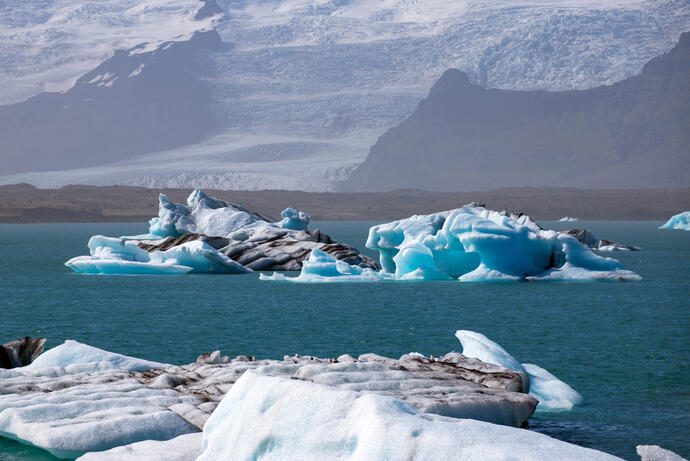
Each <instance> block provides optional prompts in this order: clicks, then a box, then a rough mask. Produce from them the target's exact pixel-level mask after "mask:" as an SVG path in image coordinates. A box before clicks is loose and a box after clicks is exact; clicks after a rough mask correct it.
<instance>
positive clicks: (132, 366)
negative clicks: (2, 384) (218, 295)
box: [15, 339, 169, 371]
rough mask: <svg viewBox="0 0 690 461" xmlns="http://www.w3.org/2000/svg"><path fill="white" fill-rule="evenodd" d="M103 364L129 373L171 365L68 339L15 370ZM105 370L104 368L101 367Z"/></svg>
mask: <svg viewBox="0 0 690 461" xmlns="http://www.w3.org/2000/svg"><path fill="white" fill-rule="evenodd" d="M93 363H97V364H102V365H105V366H107V367H110V368H114V369H118V370H127V371H141V370H151V369H154V368H165V367H167V366H169V365H167V364H164V363H158V362H152V361H150V360H143V359H138V358H135V357H129V356H127V355H122V354H117V353H115V352H108V351H105V350H103V349H98V348H97V347H93V346H89V345H88V344H82V343H80V342H77V341H74V340H71V339H68V340H67V341H65V342H64V343H63V344H61V345H59V346H57V347H54V348H52V349H50V350H48V351H46V352H44V353H43V354H41V355H39V356H38V357H36V359H35V360H34V361H33V362H32V363H31V364H29V365H27V366H25V367H20V368H17V369H15V370H24V371H26V370H39V369H46V368H55V367H60V368H67V367H69V366H71V365H79V364H93ZM101 368H103V367H101Z"/></svg>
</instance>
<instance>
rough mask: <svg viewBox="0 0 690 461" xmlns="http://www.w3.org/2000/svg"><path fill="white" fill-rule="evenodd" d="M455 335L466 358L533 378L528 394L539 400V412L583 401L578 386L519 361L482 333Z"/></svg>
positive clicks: (456, 333)
mask: <svg viewBox="0 0 690 461" xmlns="http://www.w3.org/2000/svg"><path fill="white" fill-rule="evenodd" d="M455 336H456V337H457V338H458V339H459V340H460V342H461V343H462V348H463V349H462V355H464V356H465V357H473V358H476V359H479V360H481V361H482V362H486V363H493V364H494V365H499V366H502V367H505V368H510V369H512V370H515V371H521V372H524V373H526V374H527V376H529V381H530V390H529V393H530V395H532V396H534V397H535V398H537V400H539V404H538V405H537V410H538V411H539V410H542V411H543V410H551V411H560V410H570V409H572V407H573V406H575V405H577V404H579V403H581V402H582V396H581V395H580V394H579V393H578V392H577V391H576V390H575V389H573V388H572V387H570V386H569V385H567V384H566V383H564V382H563V381H561V380H560V379H558V378H556V377H555V376H554V375H552V374H551V373H549V372H548V371H546V370H544V369H543V368H541V367H538V366H537V365H533V364H529V363H523V364H520V362H518V361H517V360H515V358H514V357H513V356H512V355H510V354H509V353H508V352H506V350H505V349H503V348H502V347H501V346H500V345H498V344H497V343H495V342H493V341H491V340H490V339H489V338H487V337H486V336H484V335H483V334H481V333H476V332H474V331H468V330H458V331H457V332H455Z"/></svg>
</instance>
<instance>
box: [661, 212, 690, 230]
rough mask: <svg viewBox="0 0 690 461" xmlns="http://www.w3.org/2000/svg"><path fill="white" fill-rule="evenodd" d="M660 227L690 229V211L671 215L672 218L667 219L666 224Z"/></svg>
mask: <svg viewBox="0 0 690 461" xmlns="http://www.w3.org/2000/svg"><path fill="white" fill-rule="evenodd" d="M659 229H681V230H690V211H684V212H682V213H678V214H677V215H674V216H671V219H669V220H668V221H666V224H664V225H663V226H661V227H659Z"/></svg>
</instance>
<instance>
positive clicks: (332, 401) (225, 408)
mask: <svg viewBox="0 0 690 461" xmlns="http://www.w3.org/2000/svg"><path fill="white" fill-rule="evenodd" d="M203 449H204V451H203V453H202V455H201V456H200V457H199V458H198V461H222V460H230V459H232V460H236V459H240V460H250V459H262V460H284V459H293V458H295V456H296V455H297V454H299V459H301V460H305V461H306V460H319V461H322V460H346V459H347V460H384V459H391V460H393V459H416V460H432V459H437V460H441V459H455V460H476V459H492V460H514V459H520V460H523V461H528V460H540V461H541V460H545V459H553V460H556V459H558V460H581V459H590V460H614V459H619V458H616V457H614V456H611V455H608V454H606V453H603V452H600V451H596V450H592V449H588V448H583V447H579V446H576V445H572V444H569V443H566V442H561V441H558V440H556V439H553V438H551V437H548V436H546V435H544V434H539V433H536V432H531V431H526V430H524V429H517V428H511V427H506V426H499V425H495V424H490V423H486V422H481V421H475V420H470V419H454V418H448V417H443V416H437V415H430V414H425V413H423V412H421V411H420V410H418V409H417V408H415V407H414V406H412V405H410V404H409V403H407V402H404V401H402V400H399V399H396V398H394V397H391V396H386V395H377V394H362V393H358V392H352V391H347V390H343V389H334V388H332V387H327V386H323V385H319V384H315V383H309V382H303V381H299V380H290V379H284V378H277V377H268V376H262V375H260V374H258V373H254V372H247V373H245V374H244V375H243V376H242V377H241V378H240V379H239V380H238V381H237V382H236V383H235V385H234V386H233V388H232V389H231V390H230V392H229V393H228V394H227V395H226V396H225V398H224V399H223V400H222V401H221V403H220V405H219V406H218V408H217V409H216V411H215V412H214V413H213V415H211V418H210V419H209V420H208V423H207V424H206V427H205V428H204V435H203Z"/></svg>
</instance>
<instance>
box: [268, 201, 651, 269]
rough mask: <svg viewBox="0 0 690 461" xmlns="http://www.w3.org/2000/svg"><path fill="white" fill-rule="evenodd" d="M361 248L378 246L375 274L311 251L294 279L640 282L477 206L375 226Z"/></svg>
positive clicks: (561, 237)
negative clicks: (338, 262)
mask: <svg viewBox="0 0 690 461" xmlns="http://www.w3.org/2000/svg"><path fill="white" fill-rule="evenodd" d="M366 247H367V248H370V249H372V250H376V251H378V253H379V260H380V264H381V267H382V273H381V274H379V275H376V274H373V273H371V272H366V273H365V272H362V273H361V274H360V273H358V272H359V271H358V270H357V269H352V268H349V267H346V266H345V265H342V264H340V265H335V264H333V262H332V261H327V260H324V259H323V255H321V254H318V253H317V254H315V255H313V257H314V264H313V265H310V266H309V267H307V268H306V269H305V268H303V269H302V270H303V272H305V274H304V275H300V276H298V277H297V280H296V281H313V282H324V281H333V280H335V279H340V280H341V281H355V280H358V279H359V280H365V281H380V280H460V281H461V282H480V281H530V280H533V281H536V280H553V281H555V280H625V281H639V280H641V278H640V276H639V275H637V274H636V273H634V272H632V271H629V270H626V269H624V268H623V267H622V266H621V264H620V263H619V262H618V261H617V260H615V259H612V258H606V257H603V256H599V255H596V254H594V253H592V251H591V249H590V248H589V247H588V246H586V245H585V244H583V243H582V242H580V241H579V240H578V239H577V238H575V237H574V236H572V235H569V234H568V233H561V232H556V231H552V230H545V229H542V228H541V227H540V226H539V225H538V224H536V223H535V222H534V221H532V220H531V219H530V218H529V216H526V215H523V214H520V215H515V214H508V213H506V212H497V211H493V210H488V209H486V208H484V206H482V205H479V204H475V203H472V204H469V205H466V206H464V207H462V208H458V209H455V210H450V211H446V212H441V213H434V214H430V215H417V216H412V217H410V218H407V219H402V220H399V221H394V222H390V223H386V224H379V225H376V226H373V227H371V229H369V236H368V239H367V243H366ZM311 260H312V257H311V256H310V261H311ZM262 279H264V280H289V279H288V278H287V277H275V276H273V277H262Z"/></svg>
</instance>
